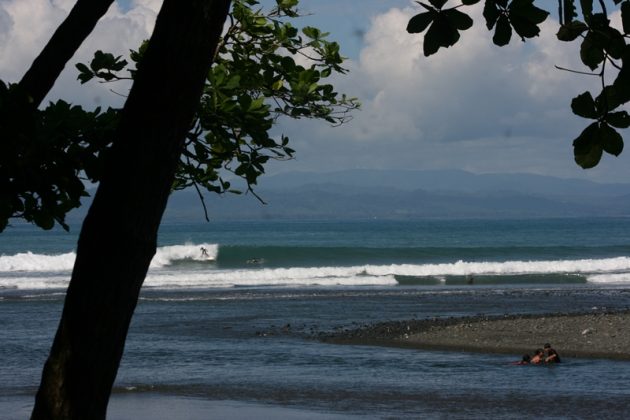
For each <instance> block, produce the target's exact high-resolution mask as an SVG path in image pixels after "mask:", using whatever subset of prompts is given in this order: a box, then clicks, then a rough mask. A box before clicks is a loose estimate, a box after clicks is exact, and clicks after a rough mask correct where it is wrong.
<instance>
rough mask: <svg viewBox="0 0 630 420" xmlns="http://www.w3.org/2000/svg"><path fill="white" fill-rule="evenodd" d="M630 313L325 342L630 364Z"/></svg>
mask: <svg viewBox="0 0 630 420" xmlns="http://www.w3.org/2000/svg"><path fill="white" fill-rule="evenodd" d="M629 327H630V310H627V311H623V312H597V313H595V312H594V313H586V314H548V315H537V316H530V315H509V316H503V317H485V316H477V317H469V318H447V319H427V320H411V321H397V322H383V323H378V324H373V325H369V326H365V327H361V328H358V329H355V330H346V331H342V332H338V333H335V334H333V335H331V336H328V337H325V338H324V341H327V342H334V343H339V344H365V345H384V346H396V347H411V348H420V349H442V350H450V351H472V352H486V353H510V354H514V355H515V357H517V358H520V355H522V354H525V353H529V354H532V353H533V351H534V350H535V349H536V348H540V347H542V346H543V344H544V343H551V344H552V346H553V347H554V348H555V349H556V350H557V351H558V353H559V354H560V355H561V356H562V357H590V358H607V359H626V360H630V329H629Z"/></svg>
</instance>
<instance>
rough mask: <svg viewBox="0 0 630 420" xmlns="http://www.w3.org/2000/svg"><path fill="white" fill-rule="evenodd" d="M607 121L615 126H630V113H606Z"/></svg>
mask: <svg viewBox="0 0 630 420" xmlns="http://www.w3.org/2000/svg"><path fill="white" fill-rule="evenodd" d="M606 122H607V123H608V124H610V125H612V126H613V127H617V128H628V127H630V115H628V113H627V112H626V111H618V112H610V113H608V114H607V115H606Z"/></svg>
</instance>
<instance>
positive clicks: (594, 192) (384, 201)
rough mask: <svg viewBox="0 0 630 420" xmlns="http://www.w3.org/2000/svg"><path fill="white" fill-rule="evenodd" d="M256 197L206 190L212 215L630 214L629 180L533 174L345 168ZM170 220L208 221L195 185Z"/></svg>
mask: <svg viewBox="0 0 630 420" xmlns="http://www.w3.org/2000/svg"><path fill="white" fill-rule="evenodd" d="M256 193H257V194H258V195H259V196H261V197H262V198H263V199H264V200H265V202H266V203H267V204H266V205H263V204H262V203H260V202H259V201H258V200H257V199H256V198H255V197H254V196H253V195H251V194H250V195H233V194H225V195H223V196H217V195H213V194H207V195H206V206H207V208H208V211H209V215H210V218H211V219H215V220H236V219H241V220H245V219H247V220H252V219H366V218H378V219H417V218H539V217H572V216H574V217H580V216H602V217H608V216H628V215H630V184H600V183H595V182H591V181H586V180H578V179H561V178H554V177H548V176H540V175H530V174H483V175H476V174H472V173H469V172H465V171H380V170H346V171H338V172H330V173H314V172H291V173H286V174H282V175H276V176H269V177H263V178H262V179H261V185H260V187H259V188H256ZM165 220H167V221H175V222H177V221H199V220H203V208H202V205H201V203H200V201H199V198H198V196H197V194H196V192H194V191H181V192H177V193H175V194H173V196H172V197H171V199H170V201H169V206H168V208H167V212H166V215H165Z"/></svg>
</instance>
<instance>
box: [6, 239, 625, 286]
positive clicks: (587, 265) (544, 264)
mask: <svg viewBox="0 0 630 420" xmlns="http://www.w3.org/2000/svg"><path fill="white" fill-rule="evenodd" d="M201 246H204V247H205V248H206V249H207V250H208V253H209V255H210V257H214V258H216V255H217V253H218V246H217V245H212V244H198V245H177V246H167V247H161V248H159V249H158V252H157V254H156V257H155V259H154V263H152V266H151V269H150V270H149V275H148V277H147V279H146V280H145V283H144V284H145V285H146V286H147V287H155V288H214V287H221V288H224V287H235V286H307V285H320V286H339V285H340V286H379V285H395V284H397V282H396V279H395V276H397V275H404V276H418V277H422V276H427V277H434V278H439V279H443V278H445V277H447V276H467V275H473V274H474V275H518V274H554V273H557V274H583V275H585V276H586V277H587V279H588V281H589V282H593V283H630V258H628V257H616V258H603V259H581V260H556V261H505V262H465V261H457V262H455V263H442V264H395V265H362V266H352V267H294V268H248V269H237V270H219V269H216V267H215V266H213V265H208V268H204V267H203V266H201V268H200V267H199V266H196V267H194V268H189V266H188V265H172V262H173V261H176V260H182V259H190V260H202V259H203V258H202V257H201V252H200V249H199V248H200V247H201ZM43 257H46V256H41V255H39V256H37V255H33V254H31V253H25V254H17V255H15V256H9V257H6V256H2V257H0V267H2V269H0V288H7V289H16V288H17V289H47V288H60V287H66V286H67V282H68V280H69V278H70V275H69V273H70V269H71V267H72V262H71V261H73V259H74V254H72V253H68V254H62V255H58V256H49V257H50V258H49V259H46V258H43ZM42 261H48V264H44V263H43V262H42ZM42 267H45V268H42ZM37 271H42V272H37ZM59 271H67V273H66V274H65V275H62V274H61V273H59Z"/></svg>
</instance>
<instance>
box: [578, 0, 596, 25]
mask: <svg viewBox="0 0 630 420" xmlns="http://www.w3.org/2000/svg"><path fill="white" fill-rule="evenodd" d="M580 6H582V16H584V20H585V21H586V22H587V23H588V22H589V21H590V19H591V17H592V16H593V0H580Z"/></svg>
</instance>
